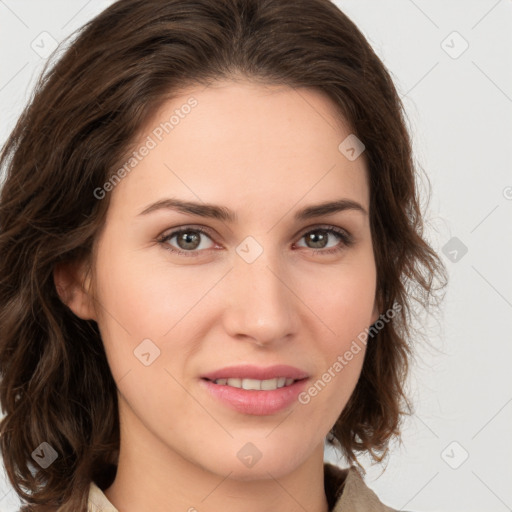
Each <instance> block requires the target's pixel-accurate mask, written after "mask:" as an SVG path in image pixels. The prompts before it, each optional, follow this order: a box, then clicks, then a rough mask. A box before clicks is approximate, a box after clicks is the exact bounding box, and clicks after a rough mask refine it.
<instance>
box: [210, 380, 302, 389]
mask: <svg viewBox="0 0 512 512" xmlns="http://www.w3.org/2000/svg"><path fill="white" fill-rule="evenodd" d="M214 382H215V384H220V385H222V386H226V385H228V386H231V387H233V388H239V389H249V390H250V389H252V390H263V391H272V390H274V389H279V388H282V387H284V386H290V385H291V384H293V382H294V379H287V378H286V377H278V378H276V379H267V380H258V379H236V378H232V379H217V380H215V381H214Z"/></svg>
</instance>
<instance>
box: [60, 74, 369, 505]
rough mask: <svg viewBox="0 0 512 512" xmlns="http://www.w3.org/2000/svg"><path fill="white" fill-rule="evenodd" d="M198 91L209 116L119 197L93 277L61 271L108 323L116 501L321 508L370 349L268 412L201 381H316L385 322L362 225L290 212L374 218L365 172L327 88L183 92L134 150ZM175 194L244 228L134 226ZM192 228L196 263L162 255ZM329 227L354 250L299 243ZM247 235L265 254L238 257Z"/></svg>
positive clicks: (170, 140) (159, 217)
mask: <svg viewBox="0 0 512 512" xmlns="http://www.w3.org/2000/svg"><path fill="white" fill-rule="evenodd" d="M191 96H193V97H194V98H195V99H196V100H197V102H198V104H197V106H196V107H195V108H193V109H192V110H191V112H190V114H188V115H187V116H185V117H184V118H183V119H180V122H179V125H177V126H175V128H174V129H173V131H172V132H170V133H169V134H166V135H165V136H164V137H163V139H162V141H161V142H159V143H158V145H157V147H155V148H154V149H152V150H151V151H150V152H149V154H148V155H147V156H145V157H144V158H143V159H142V160H141V161H140V162H139V163H138V165H137V166H136V168H135V169H134V170H133V171H132V172H130V173H129V174H128V175H127V176H126V177H125V178H124V179H123V180H122V181H121V182H120V183H119V184H118V185H117V186H116V187H115V189H114V190H113V191H112V192H110V193H111V194H112V197H111V204H110V206H109V211H108V214H107V219H106V224H105V226H104V229H103V231H102V232H101V235H100V236H99V238H98V240H97V242H96V246H95V252H94V258H93V274H92V276H88V275H87V274H86V273H85V267H84V266H80V265H76V266H73V267H70V268H68V267H59V268H57V269H56V272H55V281H56V284H57V286H58V288H59V290H60V291H61V294H62V295H61V296H62V297H63V300H65V302H66V303H67V304H68V306H69V307H70V308H71V309H72V310H73V311H74V312H75V313H76V314H77V315H78V316H80V317H81V318H86V319H87V318H88V319H94V320H96V321H97V323H98V326H99V328H100V331H101V335H102V339H103V341H104V344H105V349H106V353H107V358H108V362H109V365H110V368H111V371H112V374H113V377H114V379H115V381H116V383H117V386H118V396H119V414H120V421H121V449H120V459H119V467H118V473H117V476H116V479H115V481H114V483H113V484H112V485H111V487H109V488H108V489H106V491H105V494H106V496H107V498H108V499H109V500H110V501H111V502H112V503H113V504H114V505H115V506H116V507H117V508H118V509H119V510H122V511H123V512H132V511H139V510H153V511H156V512H158V511H166V512H168V511H187V510H190V509H191V508H194V509H196V510H198V511H199V512H207V511H212V512H213V511H218V510H223V511H226V512H235V511H240V510H244V512H273V511H275V510H280V511H281V512H292V511H293V512H295V511H303V510H304V509H305V510H310V511H315V512H325V511H327V509H328V507H327V501H326V497H325V493H324V487H323V446H324V439H325V436H326V435H327V433H328V432H329V430H330V429H331V427H332V426H333V425H334V423H335V422H336V420H337V418H338V417H339V415H340V413H341V412H342V410H343V408H344V406H345V405H346V403H347V401H348V399H349V397H350V395H351V393H352V391H353V390H354V388H355V385H356V383H357V380H358V378H359V375H360V372H361V367H362V363H363V357H364V348H363V350H361V351H360V352H359V353H358V354H356V355H354V358H353V359H352V360H351V361H350V363H349V364H348V365H347V366H346V367H344V369H343V371H341V372H339V373H337V374H336V377H335V378H333V379H331V382H329V383H328V384H327V385H326V386H325V388H324V389H323V390H322V391H321V392H320V393H318V395H317V396H315V397H313V398H311V400H310V402H309V403H308V404H306V405H303V404H300V403H294V404H293V405H292V406H291V407H290V408H288V409H285V410H283V411H280V412H278V413H275V414H271V415H265V416H255V415H248V414H243V413H240V412H236V411H233V410H231V409H229V408H227V407H226V406H225V405H224V404H222V403H220V402H218V401H216V400H215V399H214V398H212V397H211V396H210V395H209V394H207V393H206V392H205V391H204V390H203V388H202V386H201V385H200V376H201V375H202V374H204V373H206V372H209V371H212V370H215V369H219V368H222V367H225V366H230V365H234V364H253V365H257V366H270V365H273V364H289V365H292V366H296V367H298V368H300V369H303V370H305V371H307V372H308V374H309V375H310V382H311V383H314V382H315V381H317V380H318V379H319V378H320V376H321V375H322V374H323V373H324V372H325V371H326V370H327V369H328V368H329V367H332V365H333V363H334V362H335V361H336V360H337V357H338V356H339V355H342V354H344V353H345V352H346V350H348V349H349V347H350V344H351V342H352V341H353V340H354V339H356V337H357V335H358V334H359V333H360V332H361V331H363V330H364V328H365V327H368V326H369V325H370V324H371V323H373V322H374V321H375V320H376V319H377V318H378V315H379V312H378V309H377V306H376V303H375V292H376V267H375V261H374V256H373V248H372V240H371V233H370V225H369V217H368V215H367V214H364V213H362V212H359V211H357V210H345V211H341V212H337V213H334V214H331V215H323V216H321V217H318V218H314V219H308V220H306V221H296V220H294V218H293V215H294V213H295V212H296V211H298V210H299V209H302V208H303V207H305V206H307V205H313V204H317V203H321V202H324V201H327V200H335V199H340V198H345V199H350V200H353V201H356V202H358V203H360V205H361V206H363V207H364V209H365V210H366V212H369V207H370V205H369V185H368V176H367V169H366V166H365V161H364V158H363V157H359V158H357V159H356V160H354V161H349V160H348V159H347V158H345V156H344V155H343V154H342V153H340V151H339V150H338V145H339V144H340V142H341V141H342V140H344V139H345V137H347V136H348V135H349V134H350V133H351V131H350V128H349V127H348V126H346V125H345V124H343V122H342V121H341V120H339V119H338V118H336V117H335V116H334V112H335V108H334V104H333V103H332V102H331V100H330V99H328V98H327V97H325V96H324V95H323V94H322V93H320V92H317V91H314V90H309V89H299V90H295V89H292V88H289V87H285V86H264V85H261V84H255V83H251V82H249V81H244V80H240V81H235V80H229V81H223V82H216V83H214V84H212V85H210V86H209V87H207V88H202V87H201V88H200V87H191V88H190V89H188V90H186V91H184V92H183V93H180V95H179V96H177V97H174V98H173V99H172V100H170V101H167V102H166V103H165V104H163V106H162V107H161V108H160V110H159V111H158V112H157V114H156V115H155V116H154V118H153V119H152V120H151V122H150V123H149V124H148V126H147V127H146V128H145V129H144V130H143V131H142V135H141V137H140V140H139V141H136V144H135V145H134V147H140V146H141V145H142V144H143V143H144V141H145V140H146V137H147V136H148V135H150V134H151V133H152V130H154V129H155V127H157V126H158V125H159V123H160V122H162V121H165V120H168V119H169V118H170V116H171V115H172V113H173V111H174V110H175V109H176V108H180V106H181V105H183V104H185V103H186V102H187V100H188V99H189V98H190V97H191ZM170 197H174V198H179V199H182V200H189V201H198V202H206V203H214V204H219V205H222V206H225V207H228V208H230V209H232V210H234V211H235V212H236V213H237V215H238V221H237V222H236V223H232V224H231V223H228V222H225V221H220V220H217V219H210V218H202V217H199V216H197V215H190V214H185V213H180V212H177V211H173V210H168V209H167V210H165V209H161V210H157V211H154V212H152V213H149V214H147V215H139V213H140V212H141V211H142V210H144V209H145V208H146V207H147V206H148V205H150V204H152V203H154V202H156V201H158V200H160V199H164V198H170ZM187 226H191V228H190V229H192V228H193V227H197V226H202V227H204V228H205V229H208V230H209V233H211V236H209V235H200V234H199V235H198V236H199V237H201V238H200V240H201V245H200V246H199V247H198V248H196V249H193V251H195V252H196V254H199V256H196V257H194V256H185V255H179V254H174V253H172V252H171V251H169V250H167V249H166V247H167V248H169V247H174V248H177V249H179V248H180V245H179V244H178V240H177V237H175V238H174V239H172V240H169V241H167V242H159V241H158V240H159V237H160V236H161V235H165V234H169V233H171V232H172V231H173V230H176V229H177V228H181V227H187ZM329 226H334V227H338V228H341V229H343V230H346V231H348V232H349V233H350V234H351V235H352V237H353V240H354V243H353V244H352V245H351V246H343V241H342V240H340V239H338V238H337V237H336V236H335V235H334V234H329V235H328V237H329V239H328V242H327V245H328V247H327V248H322V246H321V245H318V243H317V244H316V245H315V244H314V242H312V241H308V237H306V236H304V235H306V234H307V233H311V231H313V232H314V233H316V234H317V235H318V231H315V229H316V230H318V229H319V227H329ZM194 234H196V233H195V232H193V233H192V235H194ZM247 236H251V237H253V238H254V239H255V240H256V241H257V243H258V244H259V246H261V248H262V249H263V252H262V254H261V255H260V256H259V257H258V258H257V259H256V260H255V261H253V262H252V263H248V262H247V261H245V260H244V259H243V258H242V257H241V256H239V254H238V253H237V252H236V248H237V247H238V246H239V245H240V244H241V242H242V241H244V239H245V238H246V237H247ZM335 246H341V247H342V249H341V250H340V251H338V252H336V253H332V254H326V253H322V252H321V251H326V250H327V249H329V248H332V247H335ZM188 247H190V246H188ZM315 248H316V249H315ZM181 249H182V250H186V249H183V245H181ZM189 250H190V249H189ZM63 290H66V292H64V291H63ZM144 339H151V340H152V342H153V343H154V344H155V345H156V346H157V347H158V348H159V350H160V356H159V357H157V358H156V359H155V360H154V361H153V362H152V363H151V364H150V365H149V366H145V365H144V364H142V363H141V362H140V360H139V359H137V358H136V357H135V356H134V350H135V349H136V348H137V346H139V345H140V343H141V341H142V340H144ZM248 442H250V443H252V444H254V445H255V446H256V447H257V448H258V450H259V451H260V452H261V454H262V455H261V459H260V460H259V461H258V462H257V463H256V464H255V465H253V466H252V467H247V466H245V465H244V464H242V463H241V461H240V459H239V458H238V457H237V452H238V451H239V450H240V449H241V448H242V447H243V446H244V445H245V444H246V443H248Z"/></svg>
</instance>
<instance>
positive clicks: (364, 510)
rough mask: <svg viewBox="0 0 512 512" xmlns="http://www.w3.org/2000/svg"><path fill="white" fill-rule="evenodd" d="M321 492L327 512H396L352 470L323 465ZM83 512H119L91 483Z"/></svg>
mask: <svg viewBox="0 0 512 512" xmlns="http://www.w3.org/2000/svg"><path fill="white" fill-rule="evenodd" d="M324 489H325V495H326V497H327V503H328V504H329V511H330V512H397V511H396V510H395V509H392V508H389V507H387V506H386V505H384V504H383V503H382V502H381V501H380V500H379V498H377V496H376V494H375V493H374V492H373V491H372V490H371V489H370V488H369V487H367V485H366V484H365V483H364V480H363V479H362V478H361V477H360V476H359V473H358V472H357V470H356V469H355V467H353V466H351V467H349V468H345V469H341V468H339V467H338V466H335V465H333V464H330V463H324ZM87 510H88V512H119V511H118V510H117V509H116V508H115V507H114V505H112V503H110V501H108V499H107V497H106V496H105V494H104V493H103V492H102V491H101V489H100V488H99V487H98V486H97V485H96V484H95V483H94V482H91V486H90V491H89V504H88V507H87Z"/></svg>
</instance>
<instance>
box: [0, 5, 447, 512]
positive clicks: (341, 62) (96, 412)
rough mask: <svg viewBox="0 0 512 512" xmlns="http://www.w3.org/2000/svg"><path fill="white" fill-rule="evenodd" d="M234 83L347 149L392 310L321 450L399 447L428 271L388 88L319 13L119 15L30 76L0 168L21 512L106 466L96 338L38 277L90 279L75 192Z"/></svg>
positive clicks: (309, 8) (67, 503) (0, 430)
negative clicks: (327, 123) (69, 267)
mask: <svg viewBox="0 0 512 512" xmlns="http://www.w3.org/2000/svg"><path fill="white" fill-rule="evenodd" d="M237 76H242V77H244V78H246V79H248V80H251V81H257V82H259V83H262V84H275V85H284V86H289V87H292V88H303V87H305V88H311V89H315V90H318V91H322V92H323V93H324V94H325V95H327V96H328V97H329V98H330V99H331V100H332V102H333V104H334V105H336V107H337V109H338V114H339V115H340V116H342V118H343V120H344V121H345V122H347V123H348V125H349V126H350V128H351V130H352V132H353V133H354V134H356V135H357V137H358V138H359V139H360V140H361V141H362V142H363V143H364V145H365V148H366V149H365V153H364V157H365V159H366V160H365V161H366V164H367V169H368V177H369V186H370V228H371V235H372V240H373V246H374V256H375V262H376V268H377V299H378V304H379V306H380V311H382V312H385V311H388V310H390V309H391V308H393V305H394V304H395V305H396V303H398V304H399V305H400V306H401V307H400V308H399V311H398V312H397V314H396V316H395V318H393V321H390V322H386V323H385V325H384V326H383V328H382V329H380V330H379V331H378V333H377V334H375V335H374V336H372V337H371V338H370V339H369V342H368V345H367V350H366V354H365V359H364V363H363V368H362V372H361V375H360V378H359V380H358V382H357V385H356V388H355V390H354V392H353V394H352V395H351V398H350V399H349V401H348V403H347V405H346V407H345V408H344V410H343V412H342V413H341V415H340V417H339V419H338V420H337V422H336V423H335V425H334V426H333V428H332V430H331V432H330V433H329V436H328V439H327V440H328V442H329V443H331V444H333V445H334V444H336V445H337V446H338V447H339V448H340V450H341V452H342V454H343V455H344V456H345V457H346V459H347V460H348V461H349V462H351V463H352V462H356V463H357V464H359V463H358V461H357V457H356V453H357V452H367V453H370V454H371V455H372V457H373V459H374V460H376V461H379V462H380V461H381V460H382V458H383V457H384V455H386V454H387V453H388V451H389V442H390V440H391V439H392V438H394V437H395V436H396V437H399V436H400V428H399V426H400V425H401V421H402V416H403V415H404V414H408V413H407V409H408V410H409V411H410V410H411V404H410V403H409V401H408V398H407V396H406V393H405V392H404V389H405V384H406V377H407V375H408V368H409V366H410V364H409V363H410V359H411V355H412V354H413V350H412V330H411V318H412V316H411V312H412V311H413V310H412V307H413V304H414V303H419V304H420V305H421V306H423V307H424V308H425V309H428V305H429V304H430V303H431V302H432V298H433V297H435V295H436V291H438V290H440V289H441V288H442V287H444V285H445V282H444V281H445V279H446V270H445V268H444V265H443V263H442V261H441V259H440V258H439V256H438V255H437V253H436V252H435V251H434V250H433V249H432V247H431V246H430V245H429V243H428V242H427V240H426V239H425V237H424V236H423V223H424V221H423V218H422V217H423V214H422V210H421V205H420V199H419V195H418V184H417V179H416V178H417V175H418V172H417V168H416V165H415V163H414V161H413V157H412V148H411V140H410V136H409V133H408V130H407V128H406V117H405V114H404V108H403V105H402V103H401V100H400V97H399V95H398V93H397V91H396V89H395V86H394V84H393V81H392V78H391V76H390V74H389V72H388V71H387V70H386V68H385V67H384V65H383V63H382V62H381V61H380V59H379V58H378V57H377V55H376V54H375V53H374V51H373V50H372V48H371V46H370V45H369V43H368V42H367V40H366V39H365V37H364V36H363V35H362V33H361V32H360V31H359V29H358V28H357V27H356V26H355V25H354V23H353V22H352V21H351V20H350V19H349V18H348V17H347V16H346V15H344V14H343V13H342V12H341V11H340V10H339V9H338V8H337V7H336V6H335V5H334V4H333V3H331V2H330V1H328V0H166V1H165V2H164V1H160V0H120V1H118V2H115V3H114V4H112V5H111V6H110V7H109V8H107V9H106V10H105V11H103V12H102V13H101V14H100V15H98V16H97V17H96V18H94V19H93V20H92V21H90V22H88V23H87V24H86V25H85V26H84V27H82V28H81V29H80V30H79V31H78V33H77V34H76V36H74V39H73V41H72V42H71V43H70V44H69V46H68V48H67V49H66V50H65V51H63V52H62V55H60V56H59V58H58V60H57V61H56V62H55V63H52V65H51V66H50V65H48V66H47V67H46V68H45V70H44V71H43V73H42V74H41V77H40V78H39V81H38V83H37V86H36V88H35V92H34V93H33V97H32V98H31V100H30V102H29V104H28V106H27V107H26V108H25V110H24V111H23V113H22V115H21V116H20V118H19V120H18V122H17V124H16V126H15V127H14V130H13V131H12V132H11V134H10V136H9V138H8V140H7V142H6V143H5V145H4V146H3V149H2V152H1V155H0V169H1V170H3V172H4V173H5V182H4V185H3V187H2V191H1V195H0V377H1V382H0V403H1V406H2V410H3V413H4V414H5V416H4V418H3V419H2V421H1V423H0V436H1V437H0V447H1V451H2V454H3V459H4V464H5V468H6V472H7V475H8V478H9V480H10V482H11V484H12V485H13V487H14V489H15V491H16V493H17V494H18V495H19V496H20V498H21V499H23V500H24V501H25V502H27V503H28V505H25V507H24V508H22V510H23V511H37V512H39V511H43V510H58V511H63V512H67V511H77V510H79V511H85V510H86V508H87V498H88V491H89V485H90V482H91V481H94V482H96V483H97V485H99V486H100V488H106V487H108V486H109V485H110V484H111V483H112V482H113V480H114V478H115V473H116V463H117V457H118V454H119V441H120V436H119V417H118V403H117V394H116V385H115V382H114V380H113V377H112V374H111V372H110V368H109V365H108V363H107V359H106V355H105V351H104V347H103V343H102V340H101V337H100V332H99V329H98V326H97V324H96V322H94V321H92V320H89V321H87V320H82V319H80V318H78V317H77V316H76V315H74V314H73V313H72V312H71V310H70V309H69V308H68V307H67V306H65V305H64V304H63V302H62V300H61V299H60V297H59V294H58V293H57V290H56V287H55V284H54V280H53V271H54V268H55V266H56V265H57V264H58V263H66V262H78V261H85V262H89V263H90V261H91V255H92V250H93V246H94V243H95V241H96V240H97V238H98V234H99V232H100V230H101V228H102V226H103V225H104V221H105V214H106V212H107V209H108V205H109V197H110V195H109V194H107V195H106V197H105V198H104V199H102V200H98V199H97V198H96V197H95V194H94V193H93V191H94V190H95V189H97V188H98V187H102V186H103V185H104V184H105V182H107V181H108V180H109V179H110V178H111V177H112V176H113V174H114V172H115V169H116V168H117V165H119V162H122V161H123V157H124V158H126V154H127V151H128V148H129V147H130V144H133V142H134V141H135V138H136V137H137V135H138V134H139V133H140V130H141V129H142V128H143V127H144V126H145V124H146V123H147V122H148V121H149V120H150V119H151V116H152V115H154V113H155V112H156V111H157V109H158V108H159V107H160V106H161V105H162V104H163V102H164V101H166V100H168V99H169V98H171V97H173V95H175V94H177V92H178V91H179V90H183V89H185V88H186V87H188V86H190V85H198V84H202V85H205V86H206V85H208V84H210V83H213V82H214V81H216V80H219V79H233V77H237ZM436 283H441V285H439V286H436ZM395 311H396V308H395ZM372 334H373V333H372ZM404 407H405V409H406V410H404ZM42 442H46V443H48V444H49V445H50V446H51V447H52V448H53V449H54V450H55V451H56V452H57V454H58V458H57V459H56V460H55V461H54V462H53V463H52V464H51V465H50V466H49V467H47V468H42V467H39V465H38V464H34V463H33V461H34V460H36V459H35V457H34V458H33V455H32V454H33V453H34V451H35V450H36V448H37V447H38V446H39V445H40V444H41V443H42ZM50 507H52V508H50Z"/></svg>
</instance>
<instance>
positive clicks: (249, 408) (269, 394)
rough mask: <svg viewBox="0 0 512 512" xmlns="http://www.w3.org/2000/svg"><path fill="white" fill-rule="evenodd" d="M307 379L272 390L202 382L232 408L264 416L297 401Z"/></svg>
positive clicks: (210, 391) (216, 396)
mask: <svg viewBox="0 0 512 512" xmlns="http://www.w3.org/2000/svg"><path fill="white" fill-rule="evenodd" d="M307 380H308V379H302V380H297V381H295V382H294V383H293V384H291V385H290V386H284V387H282V388H278V389H274V390H271V391H261V390H260V391H257V390H249V389H240V388H234V387H232V386H227V385H221V384H215V383H214V382H212V381H209V380H206V379H201V384H202V385H203V386H205V388H206V390H207V391H208V392H209V393H211V394H212V395H213V396H214V397H215V398H217V399H218V400H220V401H221V402H223V403H224V404H226V405H227V406H228V407H230V408H231V409H234V410H236V411H238V412H241V413H244V414H254V415H259V416H263V415H269V414H274V413H276V412H279V411H282V410H284V409H286V408H288V407H289V406H290V405H291V404H293V403H294V402H296V401H297V397H298V395H299V393H300V392H301V391H302V390H303V389H304V387H305V386H306V382H307Z"/></svg>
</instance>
